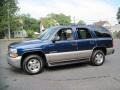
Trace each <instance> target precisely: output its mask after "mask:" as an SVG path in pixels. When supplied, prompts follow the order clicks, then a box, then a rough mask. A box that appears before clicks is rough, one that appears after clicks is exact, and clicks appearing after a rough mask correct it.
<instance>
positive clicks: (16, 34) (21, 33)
mask: <svg viewBox="0 0 120 90" xmlns="http://www.w3.org/2000/svg"><path fill="white" fill-rule="evenodd" d="M27 36H28V35H27V32H26V31H25V30H18V31H14V38H25V37H27Z"/></svg>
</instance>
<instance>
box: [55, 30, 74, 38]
mask: <svg viewBox="0 0 120 90" xmlns="http://www.w3.org/2000/svg"><path fill="white" fill-rule="evenodd" d="M57 36H58V37H59V38H60V40H73V35H72V29H69V28H64V29H61V30H59V31H58V32H57Z"/></svg>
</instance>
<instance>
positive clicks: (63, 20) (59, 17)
mask: <svg viewBox="0 0 120 90" xmlns="http://www.w3.org/2000/svg"><path fill="white" fill-rule="evenodd" d="M47 16H48V17H50V18H52V19H54V20H56V21H57V22H58V23H59V24H60V25H66V24H70V23H71V17H70V16H66V15H64V14H62V13H60V14H54V13H52V14H48V15H47Z"/></svg>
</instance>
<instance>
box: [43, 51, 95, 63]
mask: <svg viewBox="0 0 120 90" xmlns="http://www.w3.org/2000/svg"><path fill="white" fill-rule="evenodd" d="M92 51H93V50H84V51H72V52H60V53H50V54H45V55H46V59H47V62H48V63H49V62H62V61H66V60H67V61H71V60H77V59H78V60H79V59H85V58H90V57H91V55H92Z"/></svg>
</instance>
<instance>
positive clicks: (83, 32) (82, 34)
mask: <svg viewBox="0 0 120 90" xmlns="http://www.w3.org/2000/svg"><path fill="white" fill-rule="evenodd" d="M77 34H78V38H79V39H88V38H91V34H90V32H89V30H88V29H85V28H78V29H77Z"/></svg>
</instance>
